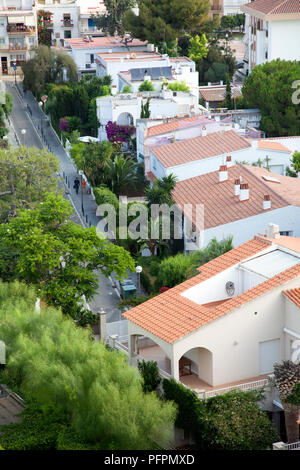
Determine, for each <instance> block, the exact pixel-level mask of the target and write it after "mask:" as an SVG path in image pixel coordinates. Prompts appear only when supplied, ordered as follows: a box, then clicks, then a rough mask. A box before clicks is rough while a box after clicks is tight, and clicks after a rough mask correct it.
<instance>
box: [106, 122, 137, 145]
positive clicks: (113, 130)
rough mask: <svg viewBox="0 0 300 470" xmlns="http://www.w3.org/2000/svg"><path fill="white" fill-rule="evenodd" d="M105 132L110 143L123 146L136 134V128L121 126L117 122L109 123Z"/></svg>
mask: <svg viewBox="0 0 300 470" xmlns="http://www.w3.org/2000/svg"><path fill="white" fill-rule="evenodd" d="M105 130H106V135H107V139H108V140H109V142H116V143H120V144H122V143H124V142H128V141H129V140H130V138H131V136H132V135H134V134H135V131H136V128H135V127H134V126H120V125H119V124H117V123H116V122H112V121H109V122H108V123H107V124H106V126H105Z"/></svg>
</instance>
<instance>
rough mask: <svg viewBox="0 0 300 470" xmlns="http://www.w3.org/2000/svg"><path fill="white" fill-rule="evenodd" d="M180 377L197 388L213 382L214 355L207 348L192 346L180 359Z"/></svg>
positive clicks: (182, 380)
mask: <svg viewBox="0 0 300 470" xmlns="http://www.w3.org/2000/svg"><path fill="white" fill-rule="evenodd" d="M178 367H179V379H180V381H181V382H183V383H184V384H186V385H189V384H193V385H194V386H195V388H201V387H202V386H205V385H208V386H212V384H213V355H212V352H211V351H209V349H206V348H201V347H199V348H192V349H189V350H188V351H187V352H185V353H184V354H183V355H182V356H181V358H180V359H179V361H178Z"/></svg>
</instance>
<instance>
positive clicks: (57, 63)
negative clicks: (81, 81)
mask: <svg viewBox="0 0 300 470" xmlns="http://www.w3.org/2000/svg"><path fill="white" fill-rule="evenodd" d="M33 52H34V55H33V56H32V58H31V59H30V60H28V61H27V62H25V63H24V64H23V65H22V71H23V74H24V82H23V83H24V87H25V88H26V89H27V90H30V91H31V92H32V93H33V94H34V95H35V96H36V97H38V98H39V97H40V96H41V93H42V92H43V91H44V90H45V87H46V84H49V83H56V84H62V83H64V82H66V81H68V82H77V67H76V64H75V62H74V60H73V59H72V57H71V56H70V55H69V54H68V53H67V52H63V51H60V50H56V49H50V48H49V47H48V46H44V45H41V46H38V47H35V48H34V49H33Z"/></svg>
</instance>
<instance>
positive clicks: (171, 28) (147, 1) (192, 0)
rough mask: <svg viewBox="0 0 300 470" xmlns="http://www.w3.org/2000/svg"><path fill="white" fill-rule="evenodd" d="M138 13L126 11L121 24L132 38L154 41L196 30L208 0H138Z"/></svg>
mask: <svg viewBox="0 0 300 470" xmlns="http://www.w3.org/2000/svg"><path fill="white" fill-rule="evenodd" d="M138 6H139V15H138V16H136V15H135V14H134V12H132V11H130V10H129V11H128V12H127V13H126V14H125V18H124V25H125V28H126V30H127V31H130V32H131V33H132V35H133V36H134V37H136V38H139V39H142V40H147V41H149V42H152V43H154V44H157V45H159V44H161V43H163V42H165V43H166V42H169V41H174V40H175V39H176V38H178V37H180V36H182V35H183V34H184V33H192V32H195V31H198V30H199V29H200V28H201V27H202V26H203V25H204V24H205V23H206V22H207V21H208V13H209V9H210V2H209V0H140V1H139V2H138Z"/></svg>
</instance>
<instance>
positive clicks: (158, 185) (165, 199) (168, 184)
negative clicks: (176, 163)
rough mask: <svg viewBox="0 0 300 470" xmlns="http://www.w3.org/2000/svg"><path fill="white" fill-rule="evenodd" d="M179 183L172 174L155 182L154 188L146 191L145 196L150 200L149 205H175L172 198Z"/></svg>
mask: <svg viewBox="0 0 300 470" xmlns="http://www.w3.org/2000/svg"><path fill="white" fill-rule="evenodd" d="M176 182H177V176H175V175H173V174H170V175H168V176H164V177H163V178H162V179H160V180H157V181H155V182H154V184H153V185H152V187H151V188H150V187H149V188H146V189H145V195H146V198H147V200H148V205H149V206H151V204H159V205H160V204H168V206H171V205H172V204H174V201H173V198H172V191H173V190H174V188H175V185H176Z"/></svg>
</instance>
